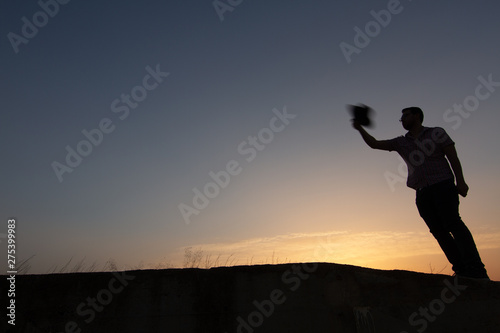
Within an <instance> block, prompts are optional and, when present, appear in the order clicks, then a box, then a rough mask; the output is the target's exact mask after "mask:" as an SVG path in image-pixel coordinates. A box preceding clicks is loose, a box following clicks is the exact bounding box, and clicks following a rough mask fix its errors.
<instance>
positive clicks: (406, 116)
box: [401, 110, 418, 131]
mask: <svg viewBox="0 0 500 333" xmlns="http://www.w3.org/2000/svg"><path fill="white" fill-rule="evenodd" d="M417 120H418V119H417V115H415V114H413V113H411V111H409V110H408V111H404V112H403V115H402V116H401V123H402V124H403V128H404V129H405V130H407V131H409V130H410V129H411V128H412V127H413V126H414V125H415V123H416V122H417Z"/></svg>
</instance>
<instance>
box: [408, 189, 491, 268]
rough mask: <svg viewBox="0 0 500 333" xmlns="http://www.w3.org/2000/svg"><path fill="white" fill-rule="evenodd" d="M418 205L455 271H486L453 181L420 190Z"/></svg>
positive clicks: (419, 210)
mask: <svg viewBox="0 0 500 333" xmlns="http://www.w3.org/2000/svg"><path fill="white" fill-rule="evenodd" d="M416 204H417V208H418V212H419V213H420V216H421V217H422V218H423V219H424V221H425V223H426V224H427V226H428V227H429V230H430V232H431V233H432V235H433V236H434V238H436V240H437V241H438V243H439V246H440V247H441V249H442V250H443V252H444V254H445V255H446V258H448V261H449V262H450V263H451V264H452V265H453V267H452V269H453V271H455V272H456V273H460V272H464V271H484V264H483V263H482V261H481V258H480V256H479V253H478V251H477V248H476V244H475V243H474V239H473V238H472V234H471V233H470V231H469V229H468V228H467V226H466V225H465V224H464V222H463V221H462V219H461V218H460V215H459V213H458V205H459V200H458V191H457V188H456V186H455V183H454V182H453V180H449V181H444V182H440V183H437V184H434V185H431V186H428V187H425V188H423V189H420V190H417V199H416Z"/></svg>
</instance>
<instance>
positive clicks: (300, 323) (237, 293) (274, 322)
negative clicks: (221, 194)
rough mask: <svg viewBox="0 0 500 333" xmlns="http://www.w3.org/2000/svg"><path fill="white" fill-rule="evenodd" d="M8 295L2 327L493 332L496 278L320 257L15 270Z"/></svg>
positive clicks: (499, 303)
mask: <svg viewBox="0 0 500 333" xmlns="http://www.w3.org/2000/svg"><path fill="white" fill-rule="evenodd" d="M3 281H6V279H5V276H3ZM5 286H6V285H5V284H4V283H3V284H2V291H1V292H2V295H6V294H7V291H8V290H6V288H5ZM7 289H8V288H7ZM15 301H16V303H15V304H16V320H15V323H16V326H15V330H12V328H13V327H12V326H11V325H9V324H7V320H9V318H8V317H7V319H5V315H4V320H3V324H2V326H3V327H4V328H5V327H6V328H7V330H9V331H11V332H26V333H32V332H72V333H73V332H75V333H76V332H93V333H99V332H106V333H110V332H120V333H126V332H134V333H136V332H148V333H153V332H162V333H163V332H175V333H187V332H210V333H211V332H214V333H215V332H219V333H224V332H228V333H229V332H239V333H251V332H273V333H276V332H301V333H310V332H313V333H320V332H345V333H351V332H353V333H354V332H357V333H361V332H383V333H389V332H391V333H392V332H394V333H401V332H439V333H446V332H450V333H451V332H453V333H457V332H477V333H498V332H500V315H499V314H500V282H492V281H486V282H482V281H481V282H480V281H471V280H462V279H458V280H457V279H456V278H455V277H450V276H445V275H438V274H422V273H415V272H408V271H384V270H375V269H367V268H361V267H356V266H349V265H338V264H328V263H304V264H280V265H259V266H235V267H220V268H212V269H165V270H138V271H126V272H113V273H110V272H106V273H68V274H50V275H19V276H17V277H16V297H15ZM4 309H5V307H4ZM7 311H8V310H7ZM2 330H3V329H2ZM3 331H5V330H3Z"/></svg>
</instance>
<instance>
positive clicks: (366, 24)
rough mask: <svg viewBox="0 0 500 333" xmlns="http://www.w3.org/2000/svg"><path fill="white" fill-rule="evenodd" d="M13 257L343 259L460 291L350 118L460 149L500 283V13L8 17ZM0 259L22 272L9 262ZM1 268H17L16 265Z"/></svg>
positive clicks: (488, 6)
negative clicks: (415, 111) (432, 279)
mask: <svg viewBox="0 0 500 333" xmlns="http://www.w3.org/2000/svg"><path fill="white" fill-rule="evenodd" d="M0 6H1V8H0V22H1V23H0V24H1V44H0V48H1V56H2V58H1V65H0V71H1V72H0V75H1V78H2V79H1V81H0V85H1V86H0V88H1V91H2V98H1V99H0V109H1V115H2V118H1V122H0V133H1V134H0V135H1V143H0V144H1V153H2V162H1V165H0V168H1V175H2V177H1V181H0V187H1V188H2V191H1V194H0V195H1V197H0V211H1V218H2V219H3V220H4V221H5V222H4V223H2V229H1V230H0V233H1V234H0V241H1V244H0V247H1V248H2V249H3V250H2V251H5V252H7V236H6V234H7V232H8V231H7V220H9V219H12V218H14V219H15V220H16V259H17V260H18V261H20V260H23V259H27V258H31V259H30V261H29V262H30V265H31V269H30V271H29V272H30V273H42V274H44V273H47V272H49V271H51V270H54V269H57V267H59V268H60V267H62V266H63V265H64V264H65V263H67V262H68V261H69V260H72V261H71V263H75V262H79V261H84V262H85V263H86V264H88V265H90V264H92V263H97V264H98V265H104V264H105V263H106V262H107V261H108V260H110V259H111V260H113V261H115V262H116V265H117V266H118V267H119V268H120V269H134V268H151V267H182V266H183V260H184V259H185V254H186V250H187V251H198V252H199V253H200V251H201V252H202V253H203V256H204V258H206V259H205V262H206V263H208V264H216V263H217V264H236V265H238V264H240V265H247V264H261V263H264V264H270V263H284V262H305V261H307V262H312V261H315V262H332V263H340V264H350V265H359V266H364V267H371V268H379V269H406V270H414V271H419V272H426V273H431V272H433V273H437V272H440V273H443V274H451V273H452V271H451V267H450V264H449V263H448V262H447V261H446V258H445V257H444V254H443V253H442V251H441V250H440V248H439V246H438V245H437V242H436V241H435V239H434V238H433V237H432V235H431V234H430V233H429V231H428V228H427V227H426V225H425V223H424V222H423V220H422V219H421V218H420V216H419V214H418V211H417V209H416V206H415V191H414V190H412V189H410V188H408V187H406V185H405V182H406V179H405V173H406V168H405V166H404V165H403V164H402V161H401V159H400V158H399V157H398V155H397V153H395V152H382V151H375V150H371V149H370V148H369V147H367V146H366V145H365V144H364V142H363V140H362V139H361V137H360V135H359V133H358V132H357V131H355V130H354V129H353V128H352V127H351V124H350V115H349V114H348V112H347V109H346V105H347V104H356V103H364V104H367V105H369V106H370V107H372V108H373V109H374V110H375V115H374V122H375V126H374V127H373V128H369V129H368V131H369V133H371V134H372V135H373V136H374V137H375V138H377V139H390V138H394V137H397V136H399V135H403V134H404V133H405V131H404V129H403V128H402V127H401V124H400V123H399V121H398V120H399V118H400V115H401V109H402V108H404V107H408V106H419V107H421V108H422V109H423V111H424V113H425V120H424V126H431V127H432V126H439V127H443V128H444V129H445V130H446V131H447V132H448V134H449V135H450V136H451V138H452V139H453V140H454V141H455V143H456V148H457V151H458V155H459V158H460V160H461V163H462V167H463V170H464V175H465V180H466V182H467V183H468V185H469V187H470V191H469V194H468V196H467V197H466V198H460V213H461V216H462V218H463V220H464V222H465V223H466V225H467V226H468V227H469V229H470V230H471V232H472V234H473V236H474V239H475V241H476V244H477V247H478V249H479V252H480V254H481V256H482V259H483V262H484V263H485V265H486V268H487V270H488V273H489V275H490V277H491V278H492V279H495V280H497V281H500V260H499V259H500V221H499V220H498V216H499V214H500V208H499V207H500V206H499V205H498V204H497V203H496V202H495V199H494V198H495V197H497V194H498V188H499V187H500V178H499V177H498V170H499V167H500V157H499V154H498V146H497V144H498V142H499V139H500V134H499V132H498V129H497V127H498V123H499V122H500V113H499V112H498V111H499V110H498V105H499V104H500V71H499V66H498V59H499V58H500V44H499V42H498V31H500V23H499V21H498V17H497V16H498V15H497V13H498V12H499V10H500V4H499V3H498V2H497V1H493V0H490V1H476V2H472V1H470V2H468V1H459V2H457V1H451V0H446V1H439V2H438V3H437V2H429V1H421V0H420V1H417V0H414V1H411V0H401V1H395V0H391V1H385V0H384V1H347V0H341V1H326V0H315V1H298V0H292V1H277V0H265V1H264V0H260V1H259V0H253V1H249V0H242V1H238V0H232V1H229V0H220V1H209V0H206V1H201V0H186V1H175V2H174V1H159V0H142V1H117V0H110V1H78V0H73V1H63V0H59V2H55V0H46V1H44V0H42V1H40V2H37V1H3V2H2V4H1V5H0ZM2 257H6V256H2ZM2 260H3V262H4V265H5V261H6V260H5V258H4V259H2Z"/></svg>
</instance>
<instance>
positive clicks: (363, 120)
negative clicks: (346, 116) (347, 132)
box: [347, 104, 373, 127]
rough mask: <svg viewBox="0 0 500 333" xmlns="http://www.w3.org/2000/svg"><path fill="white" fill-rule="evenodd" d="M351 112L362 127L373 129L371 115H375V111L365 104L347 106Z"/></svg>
mask: <svg viewBox="0 0 500 333" xmlns="http://www.w3.org/2000/svg"><path fill="white" fill-rule="evenodd" d="M347 108H348V109H349V111H351V114H352V116H353V117H354V120H356V121H357V122H358V123H359V124H360V125H361V126H366V127H371V126H372V125H373V124H372V121H371V119H370V115H371V114H372V113H373V109H372V108H370V107H369V106H366V105H364V104H359V105H350V104H349V105H347Z"/></svg>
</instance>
